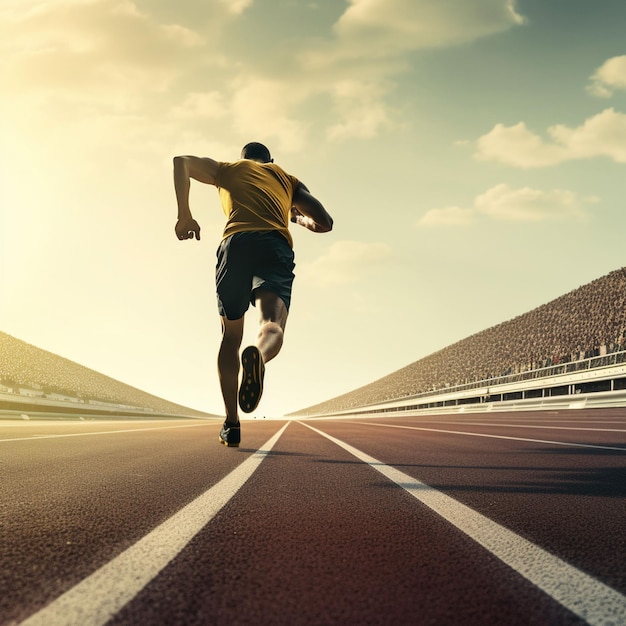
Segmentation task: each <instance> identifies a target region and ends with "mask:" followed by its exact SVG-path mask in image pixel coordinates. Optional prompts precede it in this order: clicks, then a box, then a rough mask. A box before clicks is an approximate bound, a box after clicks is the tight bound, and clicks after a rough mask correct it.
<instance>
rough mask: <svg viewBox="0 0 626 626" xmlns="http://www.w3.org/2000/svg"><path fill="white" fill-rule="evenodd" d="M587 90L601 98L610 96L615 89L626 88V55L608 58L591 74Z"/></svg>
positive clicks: (622, 89) (621, 89)
mask: <svg viewBox="0 0 626 626" xmlns="http://www.w3.org/2000/svg"><path fill="white" fill-rule="evenodd" d="M591 81H592V83H591V84H590V85H589V86H588V87H587V91H588V92H589V93H590V94H592V95H594V96H598V97H599V98H610V97H611V96H612V95H613V93H614V92H615V91H624V90H626V55H622V56H618V57H612V58H610V59H607V60H606V61H605V62H604V63H603V64H602V65H601V66H600V67H599V68H598V69H597V70H596V71H595V72H594V74H593V75H592V76H591Z"/></svg>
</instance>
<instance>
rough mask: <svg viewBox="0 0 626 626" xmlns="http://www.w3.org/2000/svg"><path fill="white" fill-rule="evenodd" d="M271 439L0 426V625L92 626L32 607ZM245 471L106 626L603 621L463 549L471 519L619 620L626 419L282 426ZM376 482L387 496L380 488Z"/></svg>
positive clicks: (92, 618)
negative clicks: (226, 440) (580, 585)
mask: <svg viewBox="0 0 626 626" xmlns="http://www.w3.org/2000/svg"><path fill="white" fill-rule="evenodd" d="M284 424H285V422H282V421H250V422H244V423H243V428H242V447H241V448H239V449H227V448H224V447H223V446H220V445H219V444H218V443H217V433H218V430H219V424H217V423H216V422H212V423H198V422H192V421H180V422H140V423H130V422H117V423H116V422H107V423H102V422H100V423H97V422H90V423H86V422H65V423H63V424H55V423H52V422H48V423H44V422H37V423H22V422H8V421H5V422H0V479H1V480H0V507H1V508H0V539H1V543H0V589H2V590H3V593H2V594H1V595H0V624H3V625H4V624H17V623H19V622H20V621H21V620H24V619H26V618H28V617H29V616H30V615H32V614H35V613H37V611H40V610H43V612H42V613H40V614H39V617H40V618H41V621H40V623H42V624H44V623H45V624H52V626H55V624H57V623H64V621H63V619H61V618H60V617H59V615H62V616H65V618H67V623H81V624H92V623H104V622H103V621H102V620H99V618H98V619H97V618H96V615H97V605H98V602H99V599H98V597H97V596H98V594H97V593H93V592H83V593H82V595H80V594H79V598H80V600H79V601H78V605H76V603H75V604H74V605H70V608H68V609H63V611H61V613H60V614H59V613H50V612H48V613H46V611H49V610H50V609H47V608H46V607H47V606H48V605H49V604H50V603H51V602H52V601H54V600H55V599H56V598H58V597H59V596H61V595H62V594H64V593H65V592H66V591H68V590H72V589H73V588H75V586H76V585H78V584H80V583H81V581H84V580H85V579H86V578H87V577H89V576H90V574H92V573H93V572H95V571H97V570H99V568H101V567H103V566H105V565H106V564H107V563H109V562H111V561H112V559H113V558H114V557H116V556H117V555H120V554H121V555H122V557H124V555H125V554H130V553H132V554H133V555H134V553H133V552H132V551H133V549H134V546H135V545H136V544H137V542H139V541H140V540H141V539H142V538H143V537H144V536H145V535H147V534H148V533H149V532H150V531H151V530H153V529H154V528H160V525H161V524H162V523H163V522H166V520H168V519H169V518H171V516H173V515H174V514H176V513H177V512H178V511H180V510H181V509H182V508H183V507H184V506H185V505H186V504H188V503H189V502H192V501H194V500H195V499H196V498H199V497H200V496H201V495H202V494H203V493H205V492H207V490H208V489H209V488H211V487H212V486H214V485H216V484H217V483H218V482H219V481H220V480H221V479H222V478H224V477H227V476H231V475H232V474H231V473H237V471H238V468H240V466H241V464H242V463H243V462H244V461H245V460H246V459H249V458H251V457H253V456H254V457H255V458H256V457H258V456H259V455H258V454H257V455H254V453H255V452H256V451H257V450H259V449H260V448H262V447H263V446H264V444H266V442H267V441H268V440H269V439H270V438H271V437H272V436H273V435H274V434H275V433H276V432H277V431H279V430H280V428H282V426H283V425H284ZM307 425H308V426H312V427H313V428H314V429H318V430H319V431H322V432H323V433H326V434H328V435H330V436H332V437H334V438H336V439H338V440H340V441H341V442H344V443H346V444H348V445H349V446H352V447H353V448H355V449H356V450H357V451H361V452H363V453H365V454H366V455H369V456H370V457H373V459H374V460H371V459H370V462H369V464H368V463H366V462H364V461H363V460H361V459H359V458H357V457H356V456H354V455H353V454H352V453H351V452H349V451H348V450H346V449H344V448H342V447H340V446H339V445H337V443H336V442H334V441H332V440H329V439H328V438H326V437H324V436H323V435H322V434H320V433H319V432H316V431H315V430H312V429H311V428H309V427H308V426H307ZM90 433H91V434H90ZM59 435H63V436H59ZM67 435H71V436H67ZM477 435H480V436H477ZM484 435H490V436H484ZM35 437H40V438H35ZM259 463H260V464H259V465H258V467H257V468H256V470H255V471H254V472H253V473H252V475H251V476H250V477H249V478H248V480H247V481H246V482H245V483H244V484H243V486H242V487H241V488H240V489H239V490H238V491H236V493H235V492H234V491H233V493H231V497H229V498H226V500H225V502H224V503H222V504H220V505H219V506H217V505H216V506H217V509H218V512H217V513H216V515H215V517H213V518H212V519H211V520H210V521H208V522H207V523H201V524H199V526H198V528H197V530H195V531H194V532H193V533H192V536H191V538H190V540H189V541H188V543H186V544H185V545H184V546H183V547H182V548H181V549H180V550H177V551H175V552H174V553H173V554H172V555H170V556H168V557H167V559H166V564H165V566H164V567H163V568H162V569H160V571H157V572H155V574H154V575H151V576H150V577H149V580H148V582H147V583H146V584H145V585H143V584H141V585H139V587H138V588H137V589H136V590H133V591H132V592H130V594H129V595H130V599H128V601H124V602H122V603H121V604H120V606H118V607H117V608H116V609H115V610H114V611H113V612H112V615H113V617H112V619H111V620H110V623H111V624H133V625H135V624H142V625H144V624H155V625H156V624H169V625H172V624H185V625H187V624H189V625H193V624H464V625H465V624H481V625H483V624H507V625H515V624H550V625H555V624H581V623H585V620H584V619H583V618H582V617H581V616H580V615H587V616H588V617H587V619H588V620H589V622H590V623H602V622H601V621H599V619H600V618H599V617H598V614H596V613H593V614H592V613H585V611H587V610H588V608H586V606H587V605H586V604H585V603H586V602H587V600H590V601H591V603H593V598H591V599H590V598H587V597H586V596H587V595H589V596H594V597H597V594H598V591H597V589H596V588H595V587H594V586H593V585H595V584H596V583H595V582H594V583H593V584H592V586H591V587H589V588H588V589H587V590H586V591H583V592H576V595H577V597H578V596H580V600H581V606H579V607H574V608H575V610H576V611H577V612H578V613H579V615H576V614H575V613H574V612H573V610H570V609H571V608H572V607H570V609H568V608H565V607H564V606H563V604H562V603H561V601H558V600H555V599H554V598H553V597H551V595H550V592H549V590H548V591H546V590H545V589H543V588H542V584H539V585H538V584H537V582H536V581H535V582H532V581H531V580H529V577H528V576H527V575H526V574H524V573H520V569H523V567H524V561H525V560H527V559H526V556H525V554H526V553H524V552H523V551H522V552H521V553H518V554H517V555H516V556H515V557H514V558H515V559H519V560H520V562H521V565H520V567H519V568H518V567H517V565H516V566H511V565H510V564H506V563H505V562H503V560H502V558H501V557H500V556H498V555H497V554H494V553H493V552H492V550H491V549H490V548H488V547H483V545H480V544H479V543H478V542H477V540H476V539H474V538H471V537H470V536H468V534H466V533H467V532H468V530H467V528H465V526H466V525H469V524H470V518H471V516H472V515H474V512H477V513H481V514H482V515H484V516H486V518H488V519H489V520H492V521H493V522H496V523H497V524H498V525H499V526H498V528H501V529H502V533H505V534H504V535H503V537H504V540H503V541H504V544H505V545H506V544H507V542H508V541H509V538H510V537H515V536H518V537H521V538H524V539H526V540H528V541H529V542H530V544H529V545H531V544H532V545H534V546H538V547H539V548H542V549H543V550H545V551H547V553H549V554H552V555H555V556H557V557H559V558H560V559H561V560H562V561H563V562H564V563H566V564H567V566H566V570H563V571H561V570H554V569H553V565H551V564H550V562H549V558H551V557H546V559H547V560H546V563H545V567H543V564H541V563H540V565H542V567H543V569H544V570H545V571H546V572H547V578H548V579H549V580H552V581H554V580H556V583H557V587H560V588H562V589H565V591H566V592H567V589H568V586H570V585H571V584H572V583H571V580H570V579H569V578H568V576H569V574H570V571H581V572H583V573H585V574H588V575H589V576H590V577H591V578H590V580H592V581H601V582H602V583H604V584H605V585H607V586H608V588H609V591H611V590H613V592H617V593H614V594H613V596H612V601H616V604H615V607H617V608H615V610H617V611H618V613H616V614H615V615H613V616H612V617H611V615H610V614H611V611H612V610H613V609H612V608H610V607H609V608H606V604H607V603H606V602H604V605H605V606H604V608H602V607H601V609H600V617H602V616H603V613H602V612H603V611H604V616H603V617H602V618H603V619H605V620H606V621H605V623H609V621H610V619H613V622H614V623H615V624H623V623H626V612H624V613H622V614H620V613H619V611H620V610H622V609H623V608H624V607H626V410H621V409H620V410H617V409H610V410H609V409H607V410H599V409H597V410H593V411H582V410H581V411H561V412H534V413H531V412H525V413H516V414H513V413H506V414H505V413H499V414H490V415H485V414H483V415H477V414H473V415H471V416H469V415H467V416H459V415H455V416H430V417H416V416H393V417H385V418H381V419H376V418H375V419H367V420H365V419H352V420H350V419H345V420H310V421H306V422H303V423H296V422H294V423H290V424H289V425H288V426H287V428H286V430H285V431H284V432H283V433H282V435H281V436H280V438H279V439H278V440H277V442H276V443H275V445H274V447H273V448H272V449H271V451H270V452H267V453H263V455H262V457H261V458H260V460H259ZM387 466H389V467H391V468H395V469H397V470H400V472H402V473H403V475H404V476H403V478H402V479H401V480H400V482H401V485H398V484H396V483H394V482H392V480H390V479H389V478H388V477H386V476H385V475H383V474H381V473H380V470H384V469H385V468H386V467H387ZM403 487H406V488H409V489H412V491H411V492H408V491H407V490H406V489H405V488H403ZM433 488H434V489H433ZM210 494H211V495H210V496H209V500H211V498H213V499H215V498H214V497H213V495H212V494H213V492H210ZM423 494H425V495H426V496H428V494H434V495H435V496H436V497H439V494H444V495H447V496H450V497H451V498H452V499H453V501H454V502H453V503H452V505H453V506H457V504H456V503H461V504H464V505H466V506H467V507H469V509H463V508H462V509H461V510H463V511H467V512H468V513H467V520H466V519H465V517H466V516H464V514H463V515H461V518H460V521H459V520H457V521H456V522H454V523H453V522H451V521H449V520H448V519H446V518H445V517H444V516H443V515H442V514H441V512H435V511H434V510H432V509H431V508H429V506H426V505H425V504H424V503H422V502H421V501H420V500H419V499H418V498H419V497H422V495H423ZM445 502H446V503H449V502H450V501H449V500H448V499H446V500H445ZM202 506H204V505H202ZM446 506H448V505H447V504H446ZM178 525H180V526H181V527H186V526H187V525H191V522H189V524H188V522H187V521H186V519H185V520H184V521H181V522H178V521H177V522H176V524H175V525H174V526H175V527H177V526H178ZM487 526H488V522H484V523H482V522H481V523H480V524H478V531H479V532H482V530H483V529H484V528H485V527H487ZM499 532H500V531H498V533H499ZM498 533H496V534H498ZM507 533H509V534H507ZM510 533H514V534H510ZM470 534H471V532H470ZM163 543H164V549H171V542H170V541H164V542H163ZM533 549H534V548H533ZM126 550H129V552H125V551H126ZM529 550H530V549H529ZM152 555H153V552H148V553H147V555H144V556H141V558H142V559H147V560H148V561H149V560H150V559H151V558H152ZM530 555H531V551H529V552H528V559H530V558H531V556H530ZM154 558H155V559H156V558H157V555H156V551H154ZM541 558H543V557H541ZM132 559H139V557H135V556H133V557H132ZM132 559H131V561H132ZM540 560H541V559H540ZM141 563H143V561H141ZM141 568H142V570H143V569H145V566H144V565H141ZM540 570H541V567H540ZM108 576H109V578H113V579H114V580H113V581H112V584H113V583H115V581H116V580H117V581H118V582H119V581H120V580H123V581H125V580H127V577H128V573H127V571H126V570H124V568H123V567H121V566H120V567H119V568H118V569H116V570H114V571H113V574H109V575H108ZM531 578H532V577H531ZM128 580H130V582H129V583H128V586H130V587H132V584H133V583H132V577H130V578H128ZM107 584H108V582H107V578H106V577H105V578H104V582H101V583H98V586H97V589H99V590H101V594H102V596H103V597H104V601H105V602H109V601H110V599H111V597H113V596H114V595H115V592H114V591H107V586H106V585H107ZM548 584H552V583H551V582H549V583H548ZM124 585H126V583H124ZM566 595H567V593H566ZM570 595H571V594H570ZM620 602H623V606H622V605H620ZM601 604H602V603H601ZM581 607H582V608H581ZM625 610H626V609H625ZM607 615H608V617H607ZM105 621H106V620H105Z"/></svg>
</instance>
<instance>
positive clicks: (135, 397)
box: [0, 332, 199, 415]
mask: <svg viewBox="0 0 626 626" xmlns="http://www.w3.org/2000/svg"><path fill="white" fill-rule="evenodd" d="M0 385H2V386H3V387H5V388H8V389H12V390H13V392H14V393H16V392H19V391H20V390H23V392H24V393H26V394H27V395H32V394H29V393H28V392H29V391H32V390H36V391H38V393H37V394H36V395H40V396H42V397H50V398H54V397H55V396H59V395H61V396H67V397H70V398H76V399H77V400H78V401H82V402H85V403H89V402H101V403H110V404H117V405H120V406H124V407H136V408H140V409H148V410H152V411H156V412H159V413H165V414H175V415H192V414H196V413H198V414H199V412H197V411H194V410H192V409H188V408H186V407H182V406H180V405H178V404H175V403H173V402H169V401H167V400H163V399H161V398H158V397H157V396H153V395H152V394H149V393H146V392H144V391H141V390H139V389H136V388H135V387H132V386H130V385H126V384H125V383H122V382H120V381H118V380H115V379H113V378H110V377H108V376H105V375H104V374H100V373H98V372H96V371H94V370H92V369H89V368H87V367H84V366H82V365H79V364H78V363H74V362H73V361H70V360H68V359H65V358H63V357H60V356H58V355H56V354H53V353H51V352H48V351H46V350H41V349H40V348H36V347H35V346H32V345H30V344H28V343H25V342H24V341H21V340H19V339H16V338H15V337H12V336H11V335H7V334H6V333H2V332H0Z"/></svg>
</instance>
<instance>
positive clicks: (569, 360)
mask: <svg viewBox="0 0 626 626" xmlns="http://www.w3.org/2000/svg"><path fill="white" fill-rule="evenodd" d="M625 333H626V268H621V269H619V270H616V271H614V272H611V273H610V274H608V275H606V276H603V277H602V278H598V279H596V280H594V281H592V282H591V283H589V284H587V285H584V286H582V287H579V288H578V289H575V290H574V291H571V292H570V293H567V294H565V295H564V296H561V297H560V298H557V299H556V300H553V301H552V302H549V303H548V304H544V305H542V306H540V307H538V308H536V309H534V310H532V311H530V312H528V313H525V314H524V315H520V316H519V317H516V318H514V319H512V320H510V321H507V322H503V323H501V324H498V325H497V326H494V327H492V328H488V329H487V330H483V331H481V332H479V333H476V334H475V335H472V336H470V337H467V338H466V339H462V340H461V341H458V342H457V343H454V344H452V345H450V346H448V347H446V348H443V349H442V350H439V351H438V352H435V353H433V354H431V355H429V356H427V357H425V358H423V359H420V360H419V361H416V362H414V363H411V364H410V365H408V366H406V367H404V368H402V369H400V370H398V371H396V372H394V373H392V374H389V375H388V376H385V377H384V378H381V379H379V380H377V381H374V382H373V383H371V384H368V385H365V386H363V387H360V388H358V389H355V390H354V391H351V392H349V393H346V394H343V395H341V396H338V397H336V398H333V399H331V400H328V401H326V402H322V403H319V404H316V405H314V406H311V407H308V408H306V409H302V410H300V411H297V412H296V413H294V414H293V416H307V415H324V414H333V413H338V412H342V411H348V410H351V409H358V408H360V407H367V406H372V405H380V404H382V403H386V402H389V401H394V400H401V399H403V398H413V397H418V396H420V395H422V396H424V395H428V394H431V393H432V394H433V395H434V394H436V393H437V392H442V391H446V390H451V389H454V388H462V387H463V386H464V385H465V386H472V385H475V386H478V383H480V384H482V385H483V386H486V387H488V386H489V385H490V384H495V383H497V382H498V381H501V380H506V379H507V377H508V379H518V380H521V379H522V378H526V377H529V376H530V375H533V376H542V375H545V376H549V375H550V374H551V373H552V372H554V371H555V370H556V369H563V368H562V367H560V368H559V367H557V366H562V365H563V364H568V365H567V368H566V369H568V371H570V370H572V369H576V368H577V364H578V363H580V364H584V366H585V367H594V366H596V364H597V366H598V367H601V366H603V365H605V364H606V362H607V361H608V360H609V358H610V357H611V358H613V361H615V362H616V363H618V362H619V363H623V362H624V361H626V353H624V351H625V350H626V336H625ZM600 357H603V358H600ZM570 364H573V365H570Z"/></svg>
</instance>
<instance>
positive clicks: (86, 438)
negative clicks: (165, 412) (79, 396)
mask: <svg viewBox="0 0 626 626" xmlns="http://www.w3.org/2000/svg"><path fill="white" fill-rule="evenodd" d="M181 425H191V426H193V427H189V428H180V426H181ZM280 425H281V424H280V423H278V422H267V423H259V424H258V425H257V426H256V427H255V428H254V429H250V430H249V432H248V433H247V434H246V436H245V438H244V441H243V444H242V447H241V448H238V449H235V450H227V449H226V448H224V447H223V446H220V445H219V444H218V443H217V440H218V433H219V428H220V425H219V423H218V422H207V423H204V424H203V423H200V424H199V423H198V422H197V421H191V420H186V421H183V422H182V423H178V422H175V423H172V424H169V426H168V427H165V425H164V423H163V421H162V420H161V421H158V422H155V424H154V428H148V429H146V428H145V425H142V426H141V427H140V428H137V427H136V426H135V425H133V424H128V425H127V426H126V427H125V428H124V427H122V428H121V426H120V423H119V422H106V423H104V424H103V423H98V424H84V423H80V422H75V423H74V424H73V425H72V426H69V427H68V425H67V424H66V423H63V425H62V426H61V425H59V427H58V428H57V429H55V428H54V427H52V428H51V426H50V425H49V424H37V423H27V424H23V425H21V426H22V428H21V429H20V432H21V435H23V436H20V437H15V433H16V432H17V431H16V429H15V428H10V429H6V428H4V424H0V588H1V589H3V590H4V593H3V594H0V624H5V623H7V622H8V623H12V622H13V621H15V620H19V619H24V618H25V617H26V616H27V615H29V614H30V613H32V612H33V610H34V609H38V608H41V607H42V606H44V605H45V604H47V603H48V602H50V601H52V600H54V599H55V598H56V597H58V596H59V595H60V594H61V593H63V592H65V591H67V590H68V589H69V588H71V587H72V586H74V585H75V584H77V583H79V582H80V581H81V580H83V579H84V578H85V577H86V576H88V575H90V574H91V573H92V572H93V571H95V570H96V569H97V568H99V567H101V566H103V565H104V564H106V563H107V562H108V561H110V560H111V559H112V558H114V557H115V556H117V555H118V554H120V553H121V552H122V551H123V550H125V549H127V548H128V547H130V546H131V545H132V544H133V543H135V542H136V541H138V540H139V539H141V538H142V537H143V536H145V535H146V534H147V533H148V532H150V531H151V530H152V529H153V528H154V527H156V526H157V525H158V524H159V523H161V522H163V521H164V520H166V519H168V518H169V517H170V516H171V515H172V514H174V513H175V512H176V511H178V510H179V509H180V508H182V507H183V506H185V505H186V504H187V503H189V502H190V501H192V500H193V499H195V498H196V497H198V496H199V495H200V494H202V493H203V492H204V491H206V489H207V488H209V487H211V486H212V485H214V484H215V483H216V482H218V481H219V480H221V479H222V478H223V477H224V476H226V475H228V474H229V473H230V472H231V471H233V470H234V469H235V468H236V467H238V465H239V464H240V463H241V462H242V461H243V460H245V459H246V458H248V457H249V456H250V455H252V454H253V453H254V452H255V451H256V450H257V449H258V448H259V447H260V446H261V445H262V444H263V443H264V441H266V440H267V438H268V437H269V435H270V434H273V433H274V432H276V430H278V428H279V427H280ZM99 430H104V431H105V432H103V434H102V435H96V434H94V432H96V431H99ZM70 431H73V432H71V433H70ZM7 433H8V434H7ZM56 434H62V435H67V434H73V435H76V436H72V437H59V438H57V437H55V435H56ZM27 435H34V436H33V437H28V436H27ZM42 435H45V437H42ZM8 439H13V441H7V440H8ZM2 440H4V441H2ZM229 452H230V454H229Z"/></svg>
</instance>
